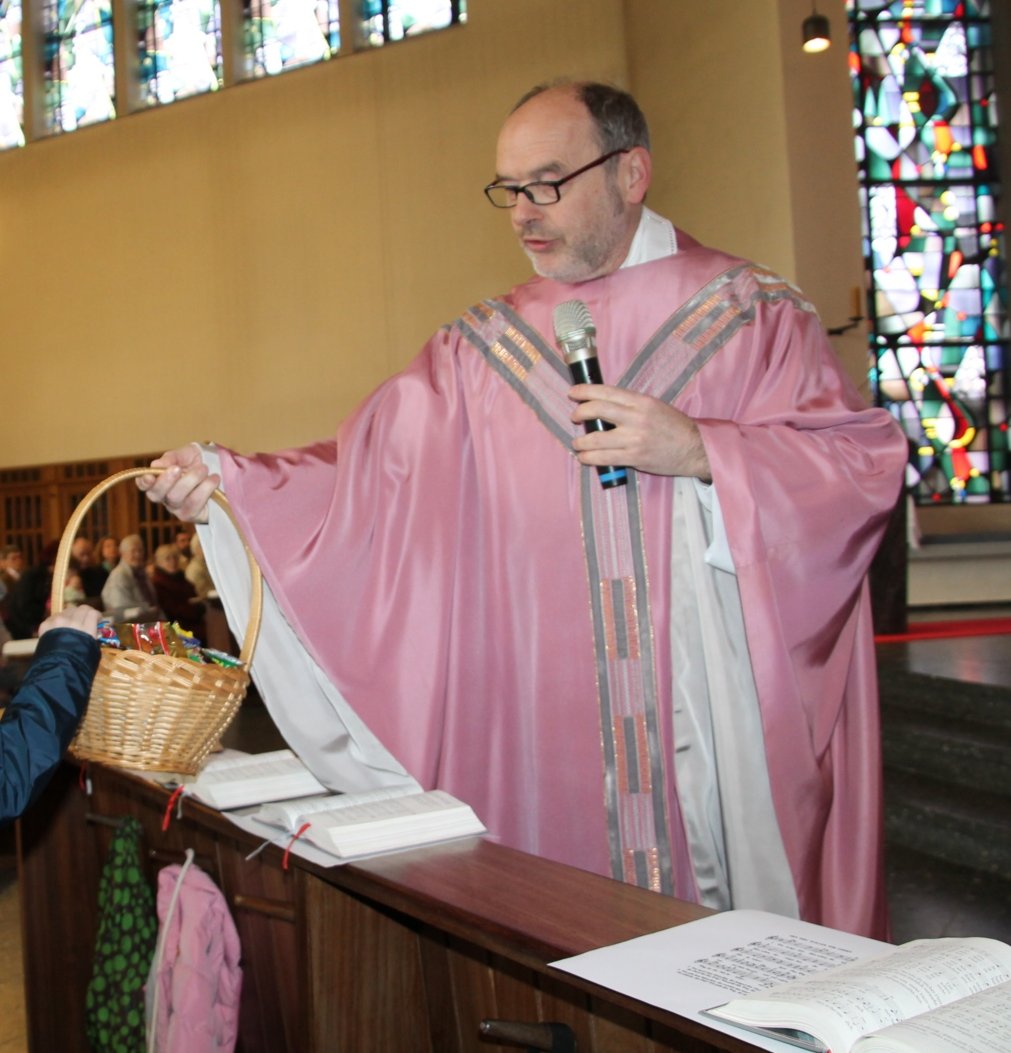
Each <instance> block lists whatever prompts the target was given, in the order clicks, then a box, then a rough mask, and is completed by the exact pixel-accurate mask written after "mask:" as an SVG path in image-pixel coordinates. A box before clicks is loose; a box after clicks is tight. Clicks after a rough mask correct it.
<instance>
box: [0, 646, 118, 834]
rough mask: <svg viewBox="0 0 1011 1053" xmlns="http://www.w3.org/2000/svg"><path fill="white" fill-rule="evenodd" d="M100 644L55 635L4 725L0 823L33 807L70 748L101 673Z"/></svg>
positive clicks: (0, 723)
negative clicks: (33, 803)
mask: <svg viewBox="0 0 1011 1053" xmlns="http://www.w3.org/2000/svg"><path fill="white" fill-rule="evenodd" d="M98 660H99V647H98V643H97V642H96V641H95V640H94V639H93V638H92V637H90V636H89V635H88V634H87V633H83V632H80V631H78V630H77V629H52V630H50V631H49V632H47V633H44V634H43V635H42V636H41V637H40V639H39V644H38V648H37V649H36V652H35V657H34V658H33V659H32V663H31V666H30V667H29V669H28V672H27V673H26V674H25V678H24V680H23V681H22V683H21V687H20V688H19V689H18V691H17V694H16V695H15V696H14V698H13V700H12V701H11V703H10V705H9V706H8V707H7V708H6V710H5V711H4V715H3V719H2V720H0V821H7V820H10V819H15V818H17V817H18V816H19V815H21V813H22V812H24V811H25V809H26V808H27V807H28V806H29V804H31V802H32V801H33V800H34V799H35V798H36V797H37V796H38V794H39V793H40V792H41V790H42V788H43V787H44V786H45V784H46V782H47V781H48V780H49V777H50V776H51V775H52V773H53V771H54V769H55V768H56V765H57V764H58V763H59V761H60V758H61V757H62V756H63V752H64V750H66V748H67V746H69V745H70V741H71V739H72V738H73V737H74V732H75V731H76V730H77V725H78V722H79V721H80V719H81V716H82V715H83V713H84V709H85V706H86V704H87V701H88V695H89V693H90V691H91V682H92V680H93V679H94V676H95V672H96V671H97V669H98Z"/></svg>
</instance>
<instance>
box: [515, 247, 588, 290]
mask: <svg viewBox="0 0 1011 1053" xmlns="http://www.w3.org/2000/svg"><path fill="white" fill-rule="evenodd" d="M524 251H526V252H527V258H528V259H529V260H530V263H531V265H532V266H533V268H534V271H535V272H536V273H537V274H538V276H539V277H541V278H550V279H551V280H552V281H556V282H563V283H565V284H566V285H573V284H575V283H576V282H581V281H584V280H585V278H586V274H585V273H584V272H585V271H586V268H585V267H581V266H579V265H578V264H575V263H573V262H571V261H568V262H567V261H565V260H549V259H545V258H544V257H543V256H541V255H540V254H538V253H536V252H529V251H527V250H524Z"/></svg>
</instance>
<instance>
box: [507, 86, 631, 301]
mask: <svg viewBox="0 0 1011 1053" xmlns="http://www.w3.org/2000/svg"><path fill="white" fill-rule="evenodd" d="M605 152H606V151H605V150H603V149H602V147H601V145H600V141H599V139H598V138H597V135H596V129H595V126H594V124H593V120H592V118H591V117H590V114H589V113H588V112H587V110H586V107H585V106H584V105H583V103H582V102H581V101H580V100H579V98H578V97H577V96H576V94H575V93H574V91H573V89H571V88H552V89H549V90H548V91H545V92H542V93H541V94H540V95H536V96H534V98H532V99H530V100H529V101H527V102H526V103H524V104H523V105H522V106H521V107H520V108H519V109H518V110H516V111H515V112H514V113H513V114H511V115H510V117H509V118H508V119H507V121H506V123H505V124H504V125H503V127H502V131H501V133H500V135H499V140H498V151H497V153H496V158H495V163H496V169H497V174H496V177H495V181H496V182H497V183H509V184H514V185H520V186H522V185H524V184H526V183H530V182H534V181H536V180H553V179H564V178H565V177H566V176H567V175H569V174H570V173H572V172H575V171H576V170H577V169H579V168H582V167H583V166H584V165H588V164H590V163H591V162H593V161H595V160H596V159H597V158H599V157H600V156H601V155H602V154H604V153H605ZM641 152H642V151H640V153H641ZM637 161H638V158H633V156H632V154H631V153H624V154H619V155H618V156H617V157H615V158H613V159H611V160H610V161H606V162H605V163H604V164H602V165H598V166H596V167H594V168H590V169H588V170H587V171H585V172H582V173H580V174H579V175H577V176H575V178H573V179H572V180H571V181H570V182H567V183H565V184H564V185H563V186H561V187H560V188H559V192H560V195H561V196H560V199H559V200H558V201H556V202H554V203H553V204H548V205H536V204H534V203H533V202H531V201H530V200H529V198H528V197H527V196H526V195H525V194H522V193H520V194H517V195H516V205H515V207H514V208H511V209H510V210H509V212H508V215H509V218H510V220H511V222H512V227H513V231H514V232H515V234H516V236H517V238H519V242H520V246H521V247H522V249H523V251H524V252H525V253H526V254H527V256H528V257H529V258H530V261H531V263H533V266H534V270H535V271H537V273H538V274H540V275H541V276H542V277H545V278H554V279H555V280H556V281H562V282H581V281H586V280H587V279H589V278H597V277H599V276H601V275H603V274H609V273H610V272H611V271H614V270H617V269H618V268H619V267H620V266H621V264H622V263H623V262H624V260H625V257H626V255H627V254H628V249H629V246H630V245H631V243H632V238H633V237H634V235H635V230H636V227H637V225H638V222H639V215H640V211H641V210H640V203H641V195H639V193H638V191H637V190H633V191H632V192H631V193H630V192H629V187H630V184H631V183H632V182H633V179H631V178H630V172H631V170H632V168H633V166H634V165H635V164H636V163H637ZM644 193H645V188H644V187H643V189H642V194H644ZM636 198H638V200H636Z"/></svg>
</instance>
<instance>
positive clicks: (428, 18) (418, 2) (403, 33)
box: [358, 0, 467, 47]
mask: <svg viewBox="0 0 1011 1053" xmlns="http://www.w3.org/2000/svg"><path fill="white" fill-rule="evenodd" d="M358 7H359V12H360V14H359V25H358V39H359V41H360V43H361V44H362V46H364V47H381V46H382V45H383V44H386V43H389V42H390V41H394V40H403V39H404V38H405V37H408V36H418V35H419V34H421V33H427V32H430V31H431V30H433V29H446V28H447V27H448V26H451V25H455V24H457V23H460V22H466V21H467V4H466V2H465V0H359V4H358Z"/></svg>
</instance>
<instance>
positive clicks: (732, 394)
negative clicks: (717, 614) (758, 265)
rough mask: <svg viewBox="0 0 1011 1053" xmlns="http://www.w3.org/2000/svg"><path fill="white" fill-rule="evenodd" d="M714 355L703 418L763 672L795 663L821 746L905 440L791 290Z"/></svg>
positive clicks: (756, 660)
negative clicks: (864, 394)
mask: <svg viewBox="0 0 1011 1053" xmlns="http://www.w3.org/2000/svg"><path fill="white" fill-rule="evenodd" d="M713 365H714V367H715V368H714V369H713V370H712V371H710V370H707V371H706V373H707V376H706V383H707V385H709V388H710V390H712V388H714V387H715V388H717V389H719V390H720V391H721V392H723V394H722V395H721V399H722V402H721V403H720V404H718V406H717V407H716V412H712V407H710V409H709V412H708V413H706V414H705V415H704V416H703V419H701V420H699V427H700V430H701V433H702V437H703V441H704V442H705V445H706V450H707V453H708V456H709V460H710V464H711V467H712V474H713V482H714V485H715V487H716V489H717V490H718V492H719V494H720V504H721V508H722V511H723V516H724V521H725V526H726V531H727V536H728V539H729V542H730V550H731V553H732V556H733V561H734V566H735V567H736V569H737V574H738V578H739V580H740V585H741V595H742V602H743V606H744V610H745V612H746V614H748V615H749V618H748V626H747V628H748V642H749V646H750V648H751V652H752V661H753V665H754V667H755V672H756V677H757V678H758V679H759V680H760V681H761V679H762V676H763V673H767V674H769V675H770V676H773V674H774V676H773V678H774V679H776V680H779V679H780V678H781V677H782V676H783V670H782V669H781V668H780V664H781V663H782V662H784V661H786V662H788V663H789V666H790V674H789V675H790V678H792V679H793V680H794V681H795V683H794V684H793V685H791V687H793V688H795V691H796V695H797V698H798V700H799V702H800V703H801V704H802V705H803V706H804V707H805V709H806V711H807V715H808V720H809V730H810V733H811V735H812V745H813V747H814V749H815V751H816V752H817V751H819V750H821V749H823V748H824V747H825V745H826V743H827V741H828V738H829V736H830V735H831V733H832V729H833V726H834V723H835V720H836V716H837V713H838V706H839V704H840V703H841V699H842V695H843V691H844V688H845V684H846V678H847V671H848V669H849V667H850V664H851V658H852V648H853V646H854V640H855V637H854V633H855V631H856V622H855V618H854V615H855V613H856V611H857V608H858V606H859V601H860V596H861V590H862V588H863V582H864V578H865V576H866V573H867V571H868V568H869V567H870V564H871V560H872V559H873V557H874V553H875V552H876V550H877V547H878V545H879V543H880V540H881V536H882V533H883V530H884V527H885V524H886V522H887V519H888V516H889V514H890V513H891V511H892V509H893V507H894V505H895V502H896V499H897V498H898V494H899V490H900V487H901V484H902V478H903V471H904V465H905V461H906V442H905V439H904V437H903V435H902V433H901V431H900V429H899V428H898V426H897V425H896V424H895V422H894V421H893V420H892V418H891V416H890V415H889V414H888V413H887V412H886V411H885V410H881V409H870V408H868V407H867V406H866V405H865V404H864V403H863V401H862V400H861V398H860V396H859V395H858V394H857V392H856V391H855V389H854V388H853V386H852V384H851V382H850V381H849V380H848V378H847V377H846V376H845V374H844V372H843V370H842V368H841V365H840V364H839V362H838V359H837V357H836V355H835V353H834V352H833V350H832V348H831V347H830V346H829V344H828V341H827V339H826V337H825V334H824V331H823V329H822V327H821V324H820V322H819V320H818V317H817V315H816V314H814V312H813V311H810V310H804V309H801V308H799V307H798V306H797V305H796V304H795V303H794V302H793V301H792V300H784V301H780V302H778V303H773V304H760V305H759V306H758V308H757V309H756V311H755V318H754V322H753V324H752V325H751V326H750V327H749V329H748V330H746V331H745V333H744V335H743V336H742V337H741V338H739V340H738V341H737V342H736V343H734V344H732V345H729V346H728V347H727V348H726V349H725V351H724V352H721V353H720V355H718V356H716V360H715V361H714V363H713ZM688 402H689V408H688V412H692V410H691V408H690V402H691V399H690V398H689V400H688ZM751 612H758V613H756V614H752V613H751Z"/></svg>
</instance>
